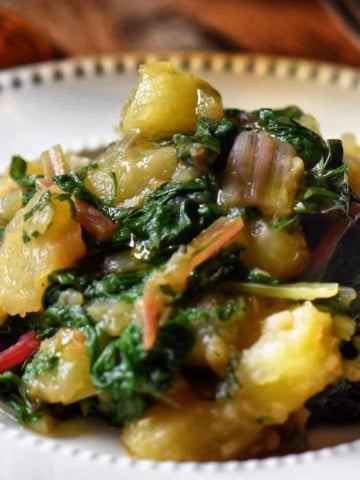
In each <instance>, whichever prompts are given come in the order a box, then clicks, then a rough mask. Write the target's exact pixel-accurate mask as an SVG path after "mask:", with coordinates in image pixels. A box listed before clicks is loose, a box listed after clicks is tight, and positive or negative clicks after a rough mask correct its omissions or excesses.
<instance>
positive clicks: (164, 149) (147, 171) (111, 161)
mask: <svg viewBox="0 0 360 480" xmlns="http://www.w3.org/2000/svg"><path fill="white" fill-rule="evenodd" d="M96 163H97V168H96V169H94V170H90V171H89V173H88V175H87V177H86V180H85V184H86V186H87V187H88V188H89V189H90V190H91V191H92V192H93V193H95V195H97V196H99V197H100V198H103V199H104V200H110V201H111V200H112V201H113V202H114V203H115V204H118V203H121V202H124V201H126V200H127V201H129V199H132V202H133V203H134V204H136V203H137V202H138V201H139V200H141V198H142V197H143V196H144V195H145V194H146V193H147V192H149V191H150V190H154V189H155V188H158V187H159V186H160V185H161V184H162V183H164V182H167V181H169V180H170V179H171V177H172V175H173V173H174V172H175V170H176V167H177V166H178V159H177V157H176V155H175V149H174V148H173V147H171V146H166V145H165V146H160V145H159V144H156V143H151V142H143V143H139V144H134V145H130V146H129V147H127V148H125V149H124V148H122V146H121V145H120V144H119V143H114V144H113V145H111V146H110V147H109V148H108V149H107V150H106V151H105V152H104V153H103V154H102V155H101V156H100V158H99V159H98V160H97V162H96ZM115 189H116V190H115Z"/></svg>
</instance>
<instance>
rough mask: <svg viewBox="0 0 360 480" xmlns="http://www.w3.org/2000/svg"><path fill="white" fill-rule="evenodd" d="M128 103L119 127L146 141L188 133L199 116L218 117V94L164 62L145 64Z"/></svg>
mask: <svg viewBox="0 0 360 480" xmlns="http://www.w3.org/2000/svg"><path fill="white" fill-rule="evenodd" d="M139 73H140V80H139V81H138V83H137V85H136V86H135V88H134V91H133V92H132V95H131V96H130V98H129V100H128V101H127V103H126V105H125V107H124V109H123V111H122V119H121V124H120V128H121V130H122V132H123V133H124V134H126V133H129V132H131V131H132V130H137V131H138V132H139V133H140V135H141V136H143V137H145V138H152V139H154V138H155V139H158V138H167V137H171V136H172V135H173V134H174V133H179V132H182V133H191V132H194V131H195V129H196V123H197V119H198V118H199V117H208V118H221V117H222V116H223V108H222V101H221V96H220V94H219V93H218V92H217V91H216V90H215V89H214V88H213V87H211V86H210V85H209V84H208V83H207V82H205V81H204V80H200V79H199V78H197V77H195V76H194V75H192V74H191V73H186V72H183V71H180V70H177V69H175V68H173V67H172V66H171V65H170V64H169V63H167V62H158V63H154V64H150V65H144V66H142V67H141V68H140V72H139Z"/></svg>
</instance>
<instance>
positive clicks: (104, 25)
mask: <svg viewBox="0 0 360 480" xmlns="http://www.w3.org/2000/svg"><path fill="white" fill-rule="evenodd" d="M178 49H181V50H222V51H238V52H257V53H266V54H274V55H291V56H295V57H303V58H304V57H305V58H311V59H319V60H323V61H331V62H336V63H343V64H347V65H352V66H357V67H360V2H359V0H343V1H332V2H330V1H321V0H308V1H306V0H303V1H299V2H293V1H291V2H289V1H288V0H242V1H241V0H219V1H218V0H196V1H194V0H181V1H177V0H131V1H128V0H12V1H10V0H9V1H4V0H0V68H7V67H11V66H15V65H21V64H26V63H31V62H36V61H42V60H49V59H53V58H63V57H68V56H74V55H84V54H94V53H96V54H98V53H111V52H120V51H134V50H135V51H139V50H156V51H158V50H162V51H164V50H178Z"/></svg>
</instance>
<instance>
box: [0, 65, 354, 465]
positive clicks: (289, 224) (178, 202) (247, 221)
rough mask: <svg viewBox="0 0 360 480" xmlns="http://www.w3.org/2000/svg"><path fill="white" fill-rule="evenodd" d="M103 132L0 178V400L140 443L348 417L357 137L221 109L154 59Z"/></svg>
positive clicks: (273, 114) (225, 443)
mask: <svg viewBox="0 0 360 480" xmlns="http://www.w3.org/2000/svg"><path fill="white" fill-rule="evenodd" d="M139 73H140V78H139V80H138V82H137V84H136V85H135V86H134V89H133V91H132V93H131V95H130V97H129V98H128V100H127V102H126V104H125V105H124V107H123V110H122V114H121V119H120V122H119V125H118V134H119V138H118V140H117V141H115V142H113V143H112V144H110V145H108V146H107V147H106V148H105V149H103V150H101V151H100V152H95V153H94V152H93V153H89V152H84V153H77V154H74V153H67V152H65V151H64V150H63V149H62V148H61V146H60V145H56V146H53V147H51V148H49V149H48V150H45V151H43V152H42V153H41V155H40V158H39V159H38V160H30V159H24V158H22V157H20V156H18V155H15V156H13V158H12V160H11V163H10V165H9V168H8V170H7V171H6V172H5V173H4V174H3V175H2V177H1V179H0V197H1V200H0V225H1V234H2V240H1V246H0V313H1V317H0V320H1V326H0V345H1V352H0V397H1V402H2V403H3V404H4V405H6V409H7V411H10V412H11V413H12V414H13V415H15V416H16V417H17V419H18V421H19V422H21V423H22V424H23V425H25V426H26V427H27V428H30V429H33V430H35V431H37V432H40V433H42V434H49V433H51V429H52V428H53V426H54V424H57V423H58V422H63V421H66V420H68V419H69V418H74V417H78V416H82V417H87V418H94V417H95V418H99V417H100V418H102V419H103V420H104V421H105V422H107V423H108V424H109V425H113V426H115V427H118V429H119V436H120V438H121V443H122V445H123V446H124V448H125V449H126V451H127V452H128V453H129V455H131V456H133V457H134V458H137V459H152V460H159V461H163V460H174V461H179V462H183V461H198V462H206V461H226V460H233V459H248V458H259V457H264V456H268V455H273V454H280V453H284V452H297V451H303V450H304V449H306V446H307V443H306V433H307V431H308V429H309V428H311V426H312V425H316V424H327V425H328V424H355V423H356V422H358V421H359V420H360V383H359V382H360V356H359V354H360V323H359V322H360V317H359V298H358V291H359V285H360V262H359V258H360V257H359V255H358V251H357V248H358V247H357V245H358V242H359V240H360V227H359V218H360V182H359V172H360V147H359V146H358V145H357V144H356V140H355V138H354V137H352V136H347V137H344V138H343V139H342V140H339V139H325V138H323V136H322V135H321V133H320V130H319V126H318V125H317V122H316V120H315V118H314V117H312V116H311V115H309V114H308V113H304V112H303V111H302V110H301V109H300V108H299V107H297V106H287V107H285V108H283V109H271V108H269V107H268V106H266V108H260V109H258V110H255V111H246V110H241V109H238V108H224V105H223V102H222V98H221V95H220V93H219V92H218V91H217V90H215V88H214V87H212V86H211V85H210V84H209V83H207V82H205V81H204V80H201V79H199V78H197V77H196V76H194V75H192V74H191V73H188V72H183V71H180V70H177V69H175V68H174V67H172V66H171V65H170V64H169V63H166V62H159V63H154V64H150V65H144V66H142V67H141V68H140V72H139Z"/></svg>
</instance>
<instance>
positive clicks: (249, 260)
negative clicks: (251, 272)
mask: <svg viewBox="0 0 360 480" xmlns="http://www.w3.org/2000/svg"><path fill="white" fill-rule="evenodd" d="M241 242H242V244H243V245H244V247H245V249H244V250H243V251H242V252H241V260H242V261H243V262H244V263H245V265H246V266H247V267H248V268H249V269H252V268H256V267H257V268H260V269H261V270H265V271H266V272H268V273H269V274H270V275H271V276H273V277H275V278H277V279H279V280H281V281H285V280H289V279H291V278H294V277H296V276H297V275H299V274H300V273H301V272H302V271H303V270H304V268H305V267H306V266H307V264H308V261H309V258H310V252H309V248H308V246H307V244H306V240H305V236H304V234H303V233H302V231H301V230H300V229H298V230H295V231H294V232H289V231H287V230H286V229H276V228H273V227H272V226H271V224H270V223H269V222H266V221H264V220H262V219H259V220H256V221H255V222H253V223H252V224H250V225H248V226H247V227H246V228H244V230H243V231H242V232H241Z"/></svg>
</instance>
